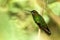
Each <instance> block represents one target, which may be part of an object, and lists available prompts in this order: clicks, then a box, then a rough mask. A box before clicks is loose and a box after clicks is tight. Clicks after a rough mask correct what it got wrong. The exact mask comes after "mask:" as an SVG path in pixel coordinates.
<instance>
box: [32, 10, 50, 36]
mask: <svg viewBox="0 0 60 40" xmlns="http://www.w3.org/2000/svg"><path fill="white" fill-rule="evenodd" d="M31 13H32V16H33V19H34V21H35V23H36V24H37V25H38V26H39V28H40V29H42V30H44V31H45V32H46V33H47V34H49V35H50V34H51V32H50V30H49V28H48V26H47V24H46V23H45V21H44V19H43V17H42V16H41V15H39V14H38V12H37V11H35V10H33V11H31Z"/></svg>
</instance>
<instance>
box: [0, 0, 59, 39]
mask: <svg viewBox="0 0 60 40" xmlns="http://www.w3.org/2000/svg"><path fill="white" fill-rule="evenodd" d="M38 1H39V2H41V3H40V4H42V5H44V4H45V3H47V2H48V3H47V4H45V6H41V5H40V4H39V2H38ZM45 8H47V9H48V8H50V10H51V11H50V12H51V13H50V12H47V10H45ZM26 10H28V11H31V10H36V11H38V13H39V14H41V15H42V16H43V18H44V20H45V22H46V23H47V24H48V26H49V29H50V30H51V32H52V34H51V36H48V37H49V38H50V39H51V40H60V0H0V40H43V39H38V32H39V28H38V26H37V25H36V24H35V22H34V20H33V18H32V15H31V13H29V12H27V11H26ZM43 33H44V32H42V33H41V34H40V35H42V36H44V34H45V33H44V34H43ZM40 35H39V36H40ZM42 36H41V37H42ZM46 36H47V35H46ZM42 38H43V37H42ZM50 39H44V40H50Z"/></svg>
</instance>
